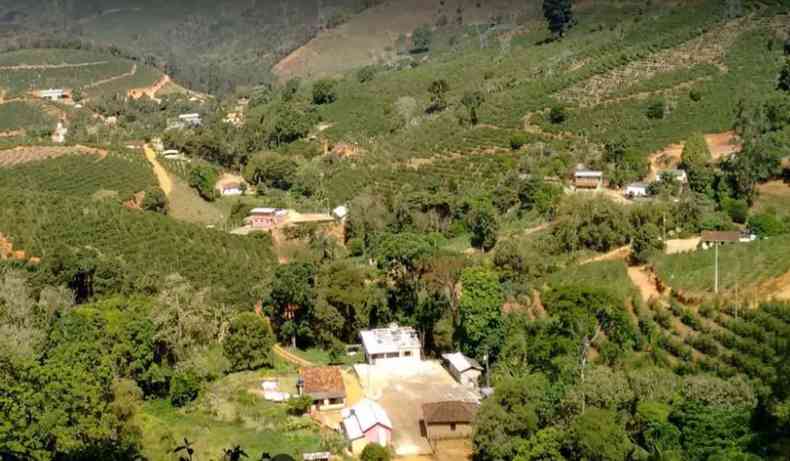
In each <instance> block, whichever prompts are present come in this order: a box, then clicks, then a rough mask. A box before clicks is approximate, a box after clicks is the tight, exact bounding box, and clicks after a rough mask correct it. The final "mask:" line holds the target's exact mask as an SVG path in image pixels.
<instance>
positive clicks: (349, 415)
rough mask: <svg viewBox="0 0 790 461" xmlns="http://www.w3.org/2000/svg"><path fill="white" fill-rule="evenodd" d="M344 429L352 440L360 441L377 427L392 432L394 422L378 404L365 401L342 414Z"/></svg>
mask: <svg viewBox="0 0 790 461" xmlns="http://www.w3.org/2000/svg"><path fill="white" fill-rule="evenodd" d="M341 415H342V416H343V427H344V428H345V433H346V436H347V437H348V438H349V439H350V440H356V439H360V438H362V437H364V436H365V433H366V432H367V431H369V430H370V429H372V428H374V427H376V426H377V425H382V426H384V427H386V428H387V429H389V430H392V421H390V417H389V416H387V412H386V411H384V409H383V408H381V405H379V404H378V403H376V402H374V401H372V400H368V399H363V400H361V401H360V402H359V403H358V404H356V405H354V406H353V407H351V408H348V409H345V410H343V411H342V412H341Z"/></svg>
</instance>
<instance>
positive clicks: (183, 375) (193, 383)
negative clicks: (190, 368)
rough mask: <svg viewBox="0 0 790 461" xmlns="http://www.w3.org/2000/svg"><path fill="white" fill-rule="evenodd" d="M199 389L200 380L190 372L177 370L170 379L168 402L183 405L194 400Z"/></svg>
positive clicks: (177, 405) (176, 405)
mask: <svg viewBox="0 0 790 461" xmlns="http://www.w3.org/2000/svg"><path fill="white" fill-rule="evenodd" d="M199 391H200V381H199V380H198V378H197V377H196V376H195V375H194V374H192V373H190V372H178V373H176V374H174V375H173V377H172V378H171V379H170V403H172V404H173V406H174V407H183V406H184V405H186V404H188V403H189V402H191V401H193V400H195V399H196V398H197V396H198V392H199Z"/></svg>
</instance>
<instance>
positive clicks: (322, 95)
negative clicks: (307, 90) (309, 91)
mask: <svg viewBox="0 0 790 461" xmlns="http://www.w3.org/2000/svg"><path fill="white" fill-rule="evenodd" d="M336 86H337V82H335V81H334V80H331V79H323V80H319V81H317V82H315V84H314V85H313V104H317V105H321V104H331V103H333V102H335V101H336V100H337V91H336V89H335V87H336Z"/></svg>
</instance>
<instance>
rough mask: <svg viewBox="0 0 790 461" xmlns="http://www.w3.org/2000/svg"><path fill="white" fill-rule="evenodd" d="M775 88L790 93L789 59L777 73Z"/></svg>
mask: <svg viewBox="0 0 790 461" xmlns="http://www.w3.org/2000/svg"><path fill="white" fill-rule="evenodd" d="M777 88H779V89H780V90H782V91H790V58H788V59H787V60H785V65H784V67H782V71H781V72H780V73H779V82H778V84H777Z"/></svg>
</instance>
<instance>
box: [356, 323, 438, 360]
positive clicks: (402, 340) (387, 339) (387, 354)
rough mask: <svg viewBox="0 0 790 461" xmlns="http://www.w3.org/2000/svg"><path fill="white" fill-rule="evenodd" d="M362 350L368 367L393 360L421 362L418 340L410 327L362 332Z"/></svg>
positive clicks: (420, 349) (396, 326) (394, 327)
mask: <svg viewBox="0 0 790 461" xmlns="http://www.w3.org/2000/svg"><path fill="white" fill-rule="evenodd" d="M359 335H360V336H361V337H362V348H363V349H364V350H365V360H366V361H367V363H368V364H369V365H379V364H383V363H387V362H391V361H395V360H416V361H420V360H422V347H421V346H420V338H419V337H418V336H417V332H416V331H415V330H414V328H412V327H399V326H398V325H396V324H392V325H390V326H389V327H387V328H378V329H375V330H363V331H361V332H360V333H359Z"/></svg>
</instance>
